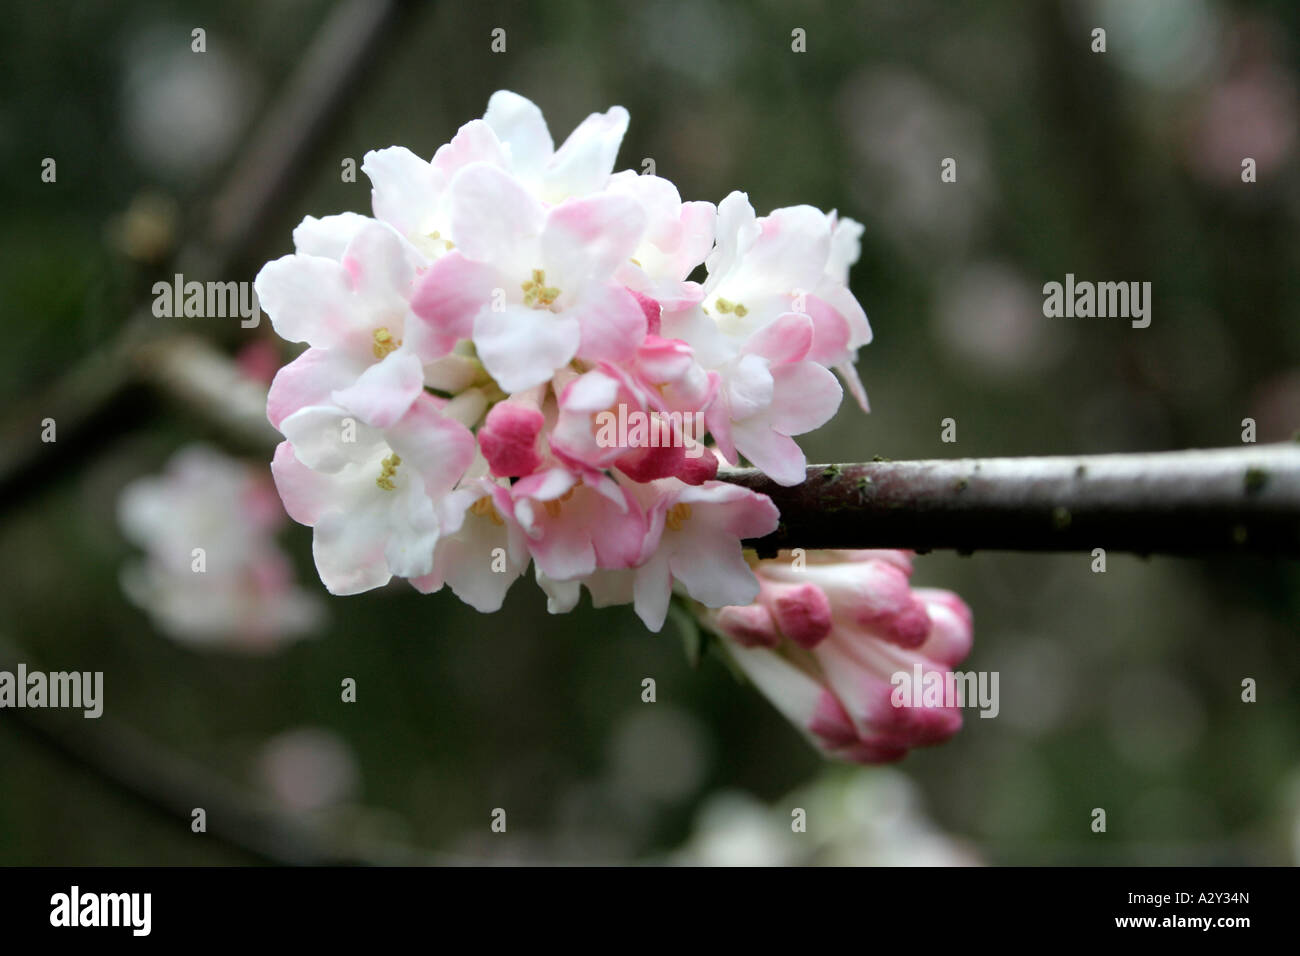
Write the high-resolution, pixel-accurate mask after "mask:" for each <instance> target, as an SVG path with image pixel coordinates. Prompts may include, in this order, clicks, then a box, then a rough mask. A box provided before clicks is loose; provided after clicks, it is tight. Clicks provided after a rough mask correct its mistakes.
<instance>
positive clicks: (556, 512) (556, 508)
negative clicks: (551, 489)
mask: <svg viewBox="0 0 1300 956" xmlns="http://www.w3.org/2000/svg"><path fill="white" fill-rule="evenodd" d="M577 487H578V486H577V485H574V486H573V487H572V488H570V489H569V490H568V491H566V492H565V493H564V494H562V495H560V497H558V498H555V499H553V500H551V501H547V502H544V505H543V506H544V507H545V508H546V513H547V514H548V515H550V516H551V517H552V518H558V517H559V516H560V502H562V501H568V500H569V499H570V498H572V497H573V492H574V491H575V490H577Z"/></svg>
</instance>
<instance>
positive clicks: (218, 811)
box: [0, 637, 448, 866]
mask: <svg viewBox="0 0 1300 956" xmlns="http://www.w3.org/2000/svg"><path fill="white" fill-rule="evenodd" d="M19 662H22V663H24V664H27V665H28V667H29V669H35V668H36V665H35V664H34V663H33V662H32V660H31V658H30V657H28V656H27V655H25V654H23V653H22V652H21V651H20V650H19V649H18V648H17V647H15V646H14V645H13V644H11V643H9V642H8V641H7V640H5V639H4V638H3V637H0V669H3V670H8V671H10V672H13V671H14V670H15V669H16V666H17V664H18V663H19ZM22 692H23V691H22V690H20V693H22ZM5 719H6V721H7V722H11V723H12V724H15V725H17V726H18V727H19V728H21V729H22V730H24V731H26V732H27V733H29V734H30V735H31V736H33V737H34V738H35V739H36V740H38V741H39V742H40V743H41V744H42V745H43V746H44V747H45V748H46V749H47V750H49V751H51V752H54V753H57V754H59V755H60V756H62V757H64V758H65V759H68V760H70V761H71V762H73V763H74V764H76V765H77V766H78V767H79V768H81V769H83V770H85V771H88V772H90V773H92V774H93V775H94V776H96V777H98V778H100V779H101V780H103V781H104V782H106V783H108V784H109V785H111V786H112V787H114V788H115V789H117V790H120V791H122V792H124V793H126V794H129V795H130V796H131V797H133V798H135V799H136V800H137V801H139V802H140V803H142V804H144V805H145V806H148V807H150V808H152V809H154V810H158V811H161V812H162V813H163V814H164V815H166V816H167V817H169V818H171V819H172V820H173V821H174V822H175V823H176V824H177V825H178V826H182V827H184V828H185V829H186V830H187V831H189V829H190V822H191V819H192V816H191V815H192V813H193V811H194V810H195V809H198V808H202V809H203V810H204V813H205V816H206V825H207V831H206V833H204V834H194V839H196V840H203V839H216V840H219V841H220V842H222V843H224V844H226V845H228V846H230V847H233V848H234V849H236V850H239V851H240V852H242V853H245V854H247V855H248V856H250V857H253V858H255V859H258V860H262V861H264V862H269V863H276V864H281V865H288V866H317V865H326V864H333V865H339V864H351V865H390V866H391V865H412V864H428V863H444V862H448V859H444V858H443V857H441V856H439V855H436V854H428V853H424V852H423V851H418V850H414V849H411V848H409V847H403V846H396V845H390V844H361V843H354V842H348V841H342V840H339V839H337V838H335V837H333V836H331V835H330V834H329V833H328V832H327V831H326V830H325V829H324V828H323V827H313V826H308V825H305V824H303V823H302V822H301V821H299V820H297V819H295V818H293V817H291V816H289V815H287V814H285V813H284V812H283V811H281V810H279V809H277V808H276V807H274V806H273V805H270V804H268V803H267V802H266V801H264V800H262V799H261V798H258V797H255V796H253V795H252V794H249V793H246V792H243V791H241V790H240V789H239V788H237V787H234V786H232V785H231V784H230V783H228V782H227V781H226V780H225V779H224V778H222V777H221V776H219V775H217V774H214V773H212V772H211V771H209V770H207V769H206V768H204V767H202V766H200V765H198V764H196V763H194V762H193V761H192V760H190V759H188V758H186V757H183V756H181V755H180V754H177V753H174V752H172V751H170V750H168V749H167V748H166V747H164V746H162V745H161V744H159V743H158V742H157V741H156V740H153V739H151V738H149V737H146V736H144V735H142V734H140V733H138V732H137V731H135V730H133V729H132V728H131V727H129V726H127V725H125V724H122V723H120V722H118V721H115V720H114V719H113V718H111V717H107V716H101V717H98V718H95V719H93V720H87V719H86V718H85V717H83V716H82V713H81V711H79V710H72V711H62V710H54V709H49V708H39V709H29V708H9V709H8V710H7V711H6V718H5Z"/></svg>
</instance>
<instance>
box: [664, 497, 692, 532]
mask: <svg viewBox="0 0 1300 956" xmlns="http://www.w3.org/2000/svg"><path fill="white" fill-rule="evenodd" d="M690 517H691V506H690V505H688V504H687V503H686V502H684V501H679V502H677V504H675V505H673V506H672V507H671V508H669V509H668V512H667V514H665V515H664V525H666V526H667V528H668V530H669V531H681V530H682V524H683V523H685V522H686V521H688V520H689V519H690Z"/></svg>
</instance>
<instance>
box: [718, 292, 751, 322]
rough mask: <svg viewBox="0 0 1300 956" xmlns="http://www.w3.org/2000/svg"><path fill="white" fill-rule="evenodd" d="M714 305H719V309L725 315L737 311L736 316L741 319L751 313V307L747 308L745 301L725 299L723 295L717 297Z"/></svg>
mask: <svg viewBox="0 0 1300 956" xmlns="http://www.w3.org/2000/svg"><path fill="white" fill-rule="evenodd" d="M714 305H716V306H717V307H718V311H719V312H721V313H722V314H723V315H729V314H731V313H732V312H734V313H736V317H737V318H741V319H743V318H744V317H745V316H747V315H749V309H747V308H745V306H744V304H743V303H740V302H732V301H731V300H730V299H724V298H723V297H722V296H718V297H717V299H715V300H714Z"/></svg>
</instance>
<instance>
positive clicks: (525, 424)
mask: <svg viewBox="0 0 1300 956" xmlns="http://www.w3.org/2000/svg"><path fill="white" fill-rule="evenodd" d="M543 425H545V418H544V416H543V415H542V413H541V410H540V409H538V408H536V407H533V406H529V405H524V404H521V403H519V402H511V401H506V402H498V403H497V404H496V405H494V406H493V407H492V410H491V411H490V412H488V414H487V419H486V420H485V421H484V423H483V427H482V428H480V429H479V433H478V442H479V448H480V449H481V450H482V452H483V457H484V458H486V459H487V461H488V465H489V466H490V467H491V468H492V474H494V475H496V476H497V477H499V478H518V477H522V476H524V475H531V474H532V473H533V472H534V471H536V470H537V468H538V466H539V465H541V463H542V458H541V455H539V454H538V452H537V436H538V435H540V434H541V433H542V427H543Z"/></svg>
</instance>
